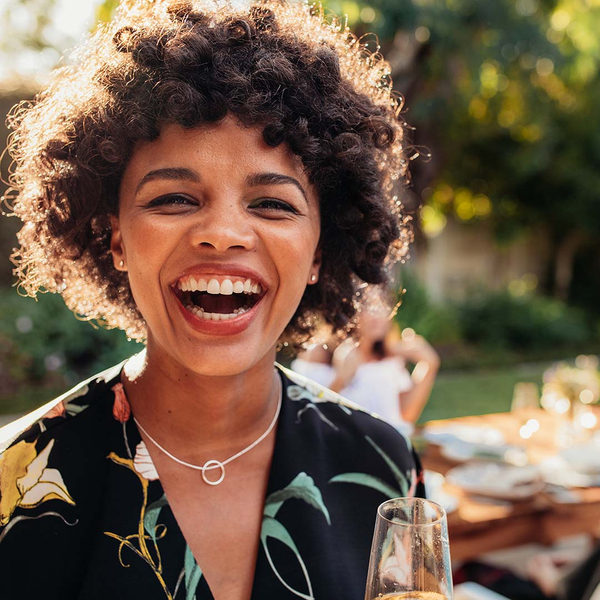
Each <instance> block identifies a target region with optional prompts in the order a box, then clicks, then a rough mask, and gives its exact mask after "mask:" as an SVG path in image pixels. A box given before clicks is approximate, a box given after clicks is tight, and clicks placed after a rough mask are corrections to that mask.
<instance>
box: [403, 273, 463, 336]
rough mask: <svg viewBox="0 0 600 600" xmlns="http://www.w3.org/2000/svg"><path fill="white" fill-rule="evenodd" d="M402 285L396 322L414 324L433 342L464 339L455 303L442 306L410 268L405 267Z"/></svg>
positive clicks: (410, 325)
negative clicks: (437, 303)
mask: <svg viewBox="0 0 600 600" xmlns="http://www.w3.org/2000/svg"><path fill="white" fill-rule="evenodd" d="M401 281H402V287H403V288H404V289H405V290H406V292H405V293H403V294H400V298H399V300H398V301H399V302H401V304H400V306H399V307H398V312H397V313H396V317H395V321H396V323H397V324H398V325H399V326H400V328H401V329H404V328H405V327H411V328H412V329H414V330H415V331H416V332H417V333H418V334H419V335H422V336H423V337H424V338H425V339H426V340H427V341H428V342H430V343H432V344H449V343H455V342H458V341H459V339H460V324H459V321H458V317H457V314H456V312H455V310H454V308H453V307H452V306H438V305H436V304H434V303H433V302H432V301H431V299H430V298H429V294H428V293H427V290H426V289H425V286H424V285H423V284H422V283H421V282H420V281H419V279H418V278H417V277H416V276H415V274H414V273H412V272H411V271H410V269H408V268H406V267H404V268H403V270H402V278H401Z"/></svg>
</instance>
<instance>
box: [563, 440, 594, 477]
mask: <svg viewBox="0 0 600 600" xmlns="http://www.w3.org/2000/svg"><path fill="white" fill-rule="evenodd" d="M560 456H561V457H562V458H564V460H565V461H566V462H567V463H568V465H569V466H570V467H571V469H573V470H574V471H576V472H577V473H581V474H583V475H590V476H594V475H596V476H598V475H600V444H597V443H590V444H578V445H577V446H571V447H570V448H565V449H564V450H562V451H561V452H560Z"/></svg>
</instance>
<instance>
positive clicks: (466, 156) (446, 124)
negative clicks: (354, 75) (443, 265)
mask: <svg viewBox="0 0 600 600" xmlns="http://www.w3.org/2000/svg"><path fill="white" fill-rule="evenodd" d="M327 6H328V7H329V8H331V9H332V10H333V11H334V12H337V13H346V14H348V16H349V21H350V25H351V26H353V27H354V28H355V29H356V30H358V31H360V32H365V31H373V32H374V33H375V34H377V35H378V36H379V39H380V43H381V46H382V49H383V52H384V55H385V56H386V57H387V58H388V59H389V60H390V62H391V63H392V67H393V72H392V76H393V78H394V82H395V87H396V88H397V89H398V90H400V91H401V92H402V93H403V94H404V95H405V96H406V99H407V106H408V107H409V109H408V111H407V112H406V114H405V117H406V119H407V121H408V122H409V123H410V124H411V125H413V126H415V128H416V131H415V139H414V141H415V143H416V144H417V145H418V146H421V145H423V146H426V147H428V148H431V152H432V159H431V161H430V162H429V163H424V162H423V161H416V163H415V164H414V166H413V173H414V185H415V189H416V191H417V192H418V193H419V194H422V196H423V199H424V201H425V205H424V207H423V209H422V211H421V217H422V228H423V231H424V232H425V233H426V234H429V235H436V234H437V233H439V232H441V230H442V229H443V227H444V225H445V223H446V219H447V218H448V217H449V216H450V215H451V216H452V217H453V218H456V219H458V220H459V221H462V222H465V223H473V222H477V221H480V220H482V219H487V220H490V221H491V222H492V224H493V227H494V230H495V232H496V236H497V239H498V241H499V242H501V243H510V241H512V240H514V239H515V238H516V237H517V236H519V235H520V234H522V233H524V232H527V231H528V230H529V229H530V228H531V227H533V226H537V227H539V226H540V224H542V225H543V226H545V227H547V228H548V231H549V233H550V236H551V239H552V241H553V247H554V257H553V264H552V268H551V272H550V273H549V277H548V280H547V281H546V282H545V283H546V287H547V289H548V291H552V292H553V294H554V295H555V296H556V297H558V298H560V299H563V300H567V299H569V297H570V299H571V300H573V301H576V302H579V303H582V304H587V305H588V308H591V309H596V310H597V309H598V306H599V303H598V302H597V300H595V294H590V293H586V291H588V292H589V289H590V287H591V288H593V289H595V291H596V292H598V291H600V279H599V277H598V275H597V272H598V271H597V269H594V268H592V265H593V267H597V266H598V261H597V260H589V259H590V258H592V257H593V256H599V255H600V246H599V243H598V236H597V231H598V230H599V229H600V169H599V168H598V165H599V164H600V111H598V110H597V106H598V105H599V102H600V81H599V80H598V78H597V72H598V64H599V61H600V36H599V33H600V10H599V8H600V4H599V3H598V2H596V1H594V0H588V1H585V0H559V1H555V0H516V1H515V0H495V1H494V2H480V1H478V0H446V1H442V0H413V1H409V0H369V1H368V2H366V3H365V2H340V1H335V0H330V1H328V2H327ZM578 256H579V257H582V256H586V257H587V259H588V260H587V261H585V264H588V265H590V268H587V269H586V268H585V264H584V263H583V262H582V261H581V260H580V261H579V262H578V263H576V258H577V257H578ZM575 264H578V267H579V268H578V271H577V275H578V276H579V278H580V279H582V280H583V281H584V282H583V283H582V281H581V280H580V281H577V282H574V281H573V273H574V265H575ZM592 298H594V300H593V301H592ZM590 302H592V304H590Z"/></svg>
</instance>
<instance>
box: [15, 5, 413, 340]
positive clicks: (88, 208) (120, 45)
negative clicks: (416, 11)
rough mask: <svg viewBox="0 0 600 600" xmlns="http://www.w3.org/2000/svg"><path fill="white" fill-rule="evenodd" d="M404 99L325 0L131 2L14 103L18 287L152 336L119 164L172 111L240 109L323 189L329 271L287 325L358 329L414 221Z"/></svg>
mask: <svg viewBox="0 0 600 600" xmlns="http://www.w3.org/2000/svg"><path fill="white" fill-rule="evenodd" d="M400 110H401V102H400V100H399V97H398V95H397V94H395V93H394V92H393V91H392V84H391V79H390V68H389V64H388V63H386V62H385V61H384V60H383V59H382V57H381V55H379V54H378V53H373V52H371V51H369V50H368V48H367V46H366V45H365V44H363V43H361V41H360V40H357V39H356V37H355V36H353V35H352V34H351V32H350V31H349V30H348V28H347V27H346V26H345V25H344V24H343V23H341V22H340V20H339V19H337V18H336V17H331V16H330V17H327V16H325V15H324V13H323V10H322V9H321V8H320V6H309V5H308V4H305V3H302V2H293V1H289V2H284V1H277V0H271V1H259V2H254V3H253V4H251V5H250V6H245V7H243V8H240V7H232V6H229V5H227V6H225V5H218V4H217V3H216V2H211V1H209V0H188V1H183V2H181V1H176V2H173V1H165V0H155V1H154V2H150V1H149V0H130V1H129V2H124V3H123V5H122V6H121V7H120V9H119V11H118V14H117V16H116V18H115V19H114V20H113V21H112V22H111V23H108V24H106V25H104V26H101V27H100V28H99V29H98V31H97V32H96V33H95V34H94V35H93V36H92V37H91V39H90V40H89V42H88V43H87V44H86V45H84V46H83V47H81V48H80V49H79V50H78V51H76V53H75V54H74V56H73V60H72V61H71V63H70V64H69V65H68V66H67V67H63V68H62V69H59V70H57V71H56V73H55V76H54V77H53V80H52V82H51V83H50V84H49V85H48V86H47V88H46V89H44V90H43V91H42V92H41V93H40V94H39V96H38V97H37V99H36V101H35V102H34V103H33V104H32V105H21V106H18V107H16V108H15V109H14V110H13V113H12V115H10V116H9V125H10V126H11V128H13V129H14V132H13V134H12V137H11V142H10V152H11V156H12V157H13V159H14V163H13V173H12V175H11V178H12V179H11V182H10V183H11V185H12V189H11V194H10V195H9V196H7V199H8V200H10V201H11V204H12V209H13V212H14V214H15V215H16V216H18V217H19V218H20V219H21V220H22V222H23V227H22V229H21V231H20V232H19V234H18V240H19V243H20V246H21V247H20V248H19V249H17V250H16V251H15V253H14V254H13V256H12V260H13V262H14V264H15V265H16V269H15V274H16V275H17V276H18V277H19V278H20V284H21V288H22V289H23V290H24V291H25V293H27V294H28V295H35V294H36V293H37V292H39V291H50V292H58V293H60V294H61V295H62V296H63V298H64V300H65V302H66V304H67V306H68V307H69V308H70V309H71V310H72V311H73V312H75V313H76V314H78V315H79V316H80V317H81V318H84V319H87V320H93V321H96V322H98V323H100V324H101V325H103V326H105V327H108V328H113V327H118V328H120V329H123V330H125V332H126V333H127V335H128V336H129V337H130V338H133V339H137V340H144V339H145V336H146V326H145V322H144V319H143V317H142V315H141V314H140V313H139V311H138V309H137V307H136V305H135V302H134V300H133V297H132V294H131V291H130V288H129V283H128V279H127V274H126V273H122V272H119V271H117V270H116V269H115V268H114V266H113V262H112V257H111V254H110V248H109V242H110V237H111V228H110V216H111V215H113V214H116V213H117V211H118V202H119V198H118V190H119V184H120V179H121V176H122V173H123V171H124V169H125V166H126V165H127V163H128V160H129V158H130V157H131V155H132V152H133V150H134V148H135V145H136V143H137V142H140V141H146V140H154V139H156V138H157V137H158V135H159V132H160V129H161V125H163V124H165V123H178V124H180V125H181V126H183V127H187V128H190V127H198V126H202V125H203V124H208V123H216V122H218V121H220V120H221V119H223V118H224V117H225V116H226V115H228V114H230V115H235V116H236V117H237V119H239V121H240V122H241V123H242V124H245V125H254V126H256V125H258V126H261V127H262V128H263V137H264V140H265V142H266V143H267V144H269V145H271V146H277V145H279V144H283V143H284V144H287V145H288V147H289V148H290V149H291V151H292V152H293V153H295V154H296V155H298V156H299V157H300V159H301V160H302V163H303V165H304V167H305V169H306V172H307V174H308V177H309V179H310V181H311V183H313V184H314V185H315V186H316V189H317V191H318V195H319V199H320V203H321V215H322V216H321V219H322V222H321V240H320V247H321V251H322V267H321V276H320V279H319V282H318V283H317V284H316V285H314V286H308V287H307V289H306V291H305V293H304V295H303V297H302V300H301V302H300V305H299V307H298V309H297V311H296V313H295V314H294V317H293V318H292V320H291V322H290V323H289V325H288V328H287V330H286V332H284V337H285V339H286V340H291V341H293V343H302V342H303V341H304V342H305V341H307V340H308V339H309V338H310V335H311V331H312V328H313V326H314V324H315V321H317V320H319V321H325V322H326V323H328V324H329V325H330V326H331V327H332V329H333V331H334V332H341V331H349V330H351V329H352V324H353V322H354V317H355V315H356V312H357V311H358V310H360V309H361V305H362V303H363V302H364V301H365V298H366V296H367V295H368V294H367V293H366V292H368V289H369V287H370V286H372V285H375V286H378V285H385V284H386V283H387V280H388V277H389V273H390V267H391V265H392V264H393V263H394V262H395V261H396V260H398V259H399V258H401V257H402V256H403V255H404V254H405V252H406V249H407V246H408V243H409V241H410V239H411V235H412V234H411V228H410V223H409V218H408V217H406V216H403V215H402V206H401V203H400V200H399V196H398V194H399V193H401V190H402V188H403V187H404V186H405V184H406V179H407V156H406V148H405V147H404V130H405V126H404V124H403V122H402V121H401V119H400V117H399V113H400Z"/></svg>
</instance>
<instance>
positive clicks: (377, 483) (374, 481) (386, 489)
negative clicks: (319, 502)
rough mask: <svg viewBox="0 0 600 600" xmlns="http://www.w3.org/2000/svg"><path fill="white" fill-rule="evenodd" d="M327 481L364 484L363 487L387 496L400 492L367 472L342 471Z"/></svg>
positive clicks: (397, 494) (390, 496)
mask: <svg viewBox="0 0 600 600" xmlns="http://www.w3.org/2000/svg"><path fill="white" fill-rule="evenodd" d="M329 483H355V484H356V485H364V486H365V487H368V488H371V489H374V490H377V491H378V492H381V493H382V494H384V495H386V496H388V497H389V498H396V497H397V496H401V495H402V494H401V492H400V491H399V490H397V489H395V488H393V487H392V486H391V485H388V484H387V483H386V482H385V481H383V480H382V479H379V477H375V476H373V475H369V474H368V473H342V474H341V475H336V476H335V477H332V478H331V479H330V480H329Z"/></svg>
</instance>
